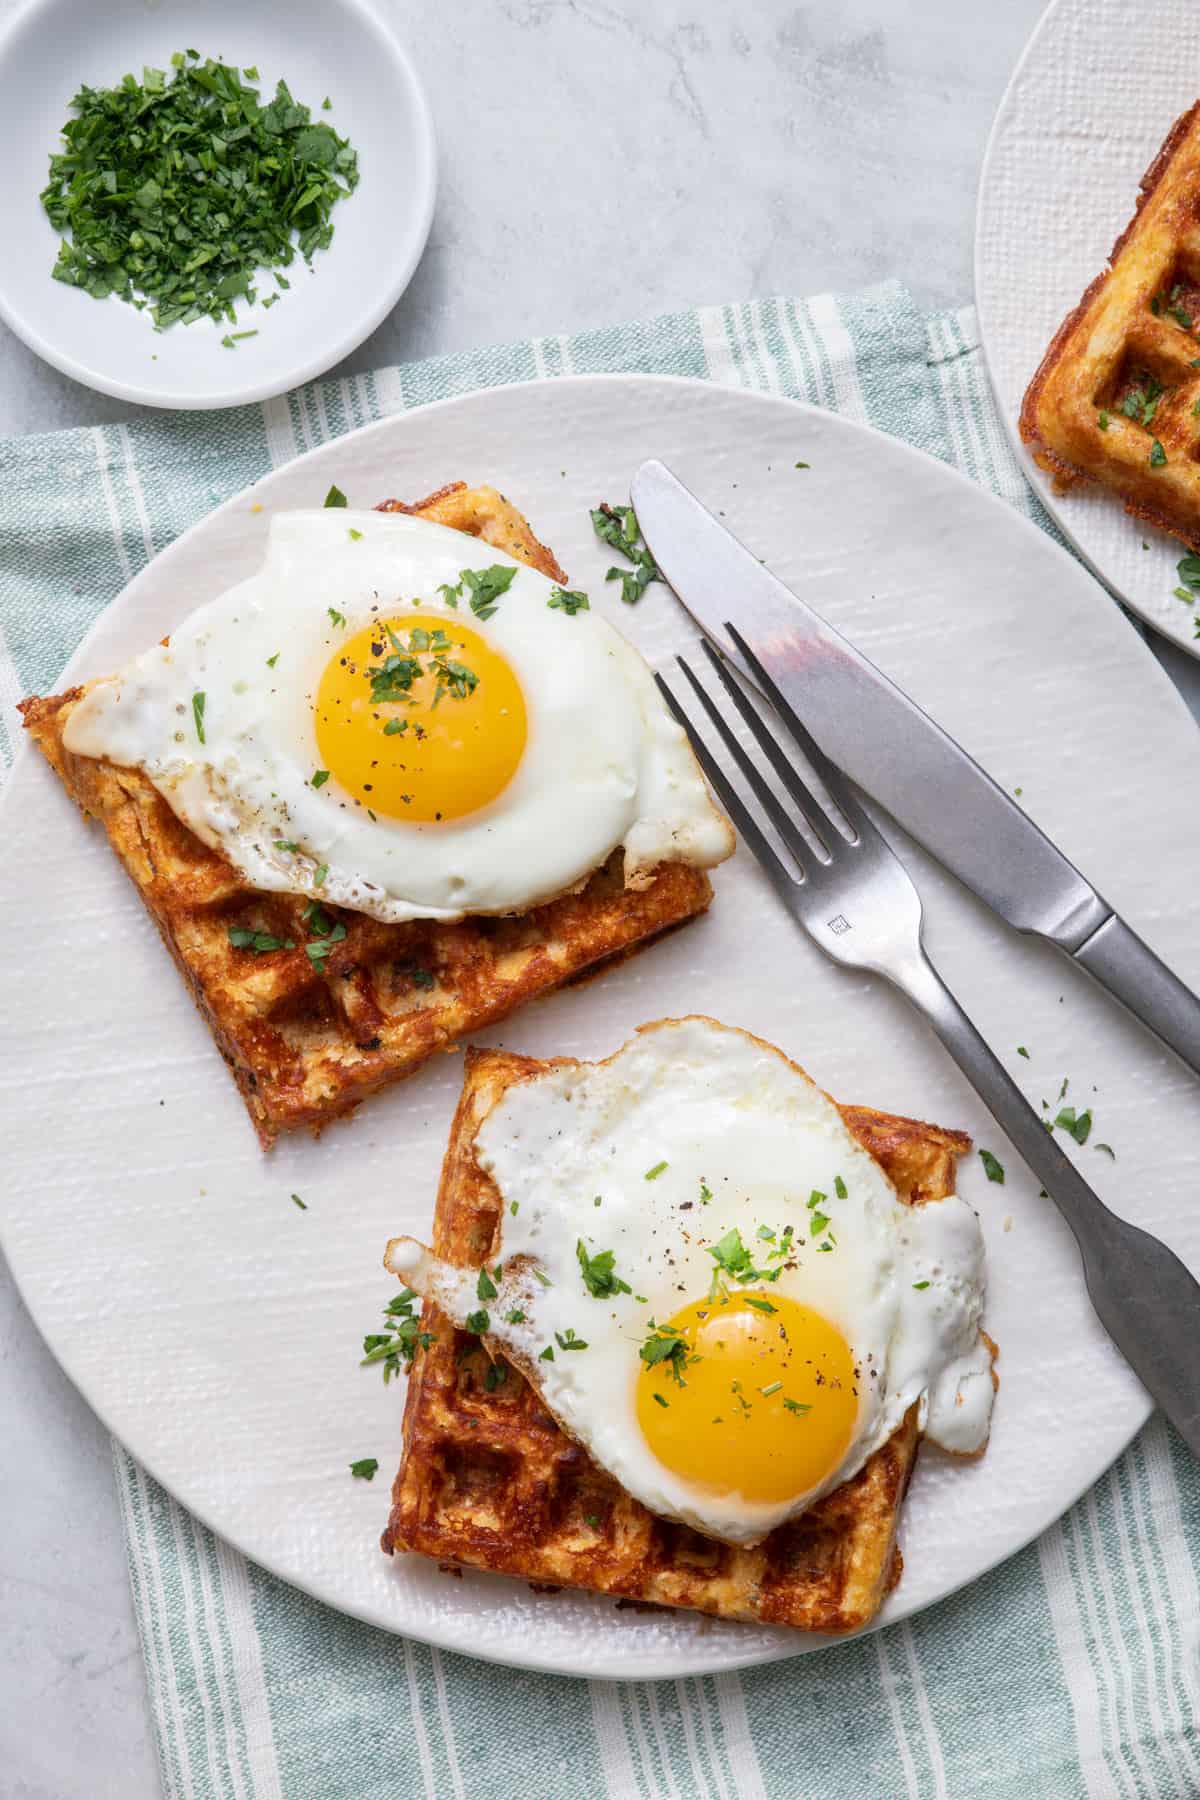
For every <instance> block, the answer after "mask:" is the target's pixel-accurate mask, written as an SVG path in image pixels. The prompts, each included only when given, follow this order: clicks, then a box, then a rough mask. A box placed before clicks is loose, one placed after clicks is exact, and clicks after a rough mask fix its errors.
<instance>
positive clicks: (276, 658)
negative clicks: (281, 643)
mask: <svg viewBox="0 0 1200 1800" xmlns="http://www.w3.org/2000/svg"><path fill="white" fill-rule="evenodd" d="M278 661H279V652H278V650H277V651H276V652H275V654H274V656H268V658H267V667H268V669H273V668H274V667H275V664H276V663H277V662H278Z"/></svg>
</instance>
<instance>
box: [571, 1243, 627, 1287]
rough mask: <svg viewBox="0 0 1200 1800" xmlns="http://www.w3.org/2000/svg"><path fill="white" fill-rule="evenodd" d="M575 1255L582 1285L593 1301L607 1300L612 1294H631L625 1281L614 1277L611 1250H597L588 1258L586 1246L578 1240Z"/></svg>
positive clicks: (617, 1276) (616, 1276)
mask: <svg viewBox="0 0 1200 1800" xmlns="http://www.w3.org/2000/svg"><path fill="white" fill-rule="evenodd" d="M575 1254H576V1256H577V1257H578V1258H579V1268H580V1272H581V1274H582V1275H583V1285H584V1287H585V1288H586V1289H587V1291H588V1293H589V1294H590V1295H591V1296H592V1298H593V1300H609V1299H611V1298H612V1296H613V1295H614V1294H631V1293H632V1292H633V1289H632V1288H631V1287H630V1285H629V1283H628V1282H627V1281H622V1280H621V1278H620V1276H619V1275H614V1273H613V1252H612V1251H611V1250H599V1251H597V1253H596V1255H595V1256H589V1255H588V1253H587V1246H586V1245H585V1244H584V1241H583V1239H582V1238H580V1239H579V1241H578V1242H577V1244H576V1245H575Z"/></svg>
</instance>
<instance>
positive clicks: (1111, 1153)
mask: <svg viewBox="0 0 1200 1800" xmlns="http://www.w3.org/2000/svg"><path fill="white" fill-rule="evenodd" d="M1092 1148H1093V1149H1094V1150H1103V1152H1104V1154H1105V1156H1111V1157H1112V1159H1113V1161H1114V1162H1116V1160H1117V1153H1116V1151H1115V1150H1114V1149H1113V1147H1112V1145H1111V1144H1093V1146H1092Z"/></svg>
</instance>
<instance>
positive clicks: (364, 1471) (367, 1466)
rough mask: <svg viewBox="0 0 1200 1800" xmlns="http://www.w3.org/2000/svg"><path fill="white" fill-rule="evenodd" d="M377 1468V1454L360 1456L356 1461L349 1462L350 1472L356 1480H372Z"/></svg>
mask: <svg viewBox="0 0 1200 1800" xmlns="http://www.w3.org/2000/svg"><path fill="white" fill-rule="evenodd" d="M378 1468H379V1458H378V1457H377V1456H360V1457H359V1459H358V1461H357V1462H352V1463H351V1464H350V1473H351V1474H352V1475H353V1476H354V1478H355V1480H356V1481H373V1480H374V1479H375V1475H376V1472H377V1470H378Z"/></svg>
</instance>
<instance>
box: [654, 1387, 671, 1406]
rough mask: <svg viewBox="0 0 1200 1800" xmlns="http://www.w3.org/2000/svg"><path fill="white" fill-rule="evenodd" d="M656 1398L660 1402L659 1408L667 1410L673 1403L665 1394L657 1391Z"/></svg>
mask: <svg viewBox="0 0 1200 1800" xmlns="http://www.w3.org/2000/svg"><path fill="white" fill-rule="evenodd" d="M654 1398H655V1400H656V1401H657V1402H658V1404H659V1406H661V1407H664V1408H666V1407H669V1406H670V1404H671V1402H670V1401H669V1400H668V1399H667V1398H666V1397H665V1396H664V1395H663V1394H660V1393H658V1392H657V1391H656V1392H655V1395H654Z"/></svg>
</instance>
